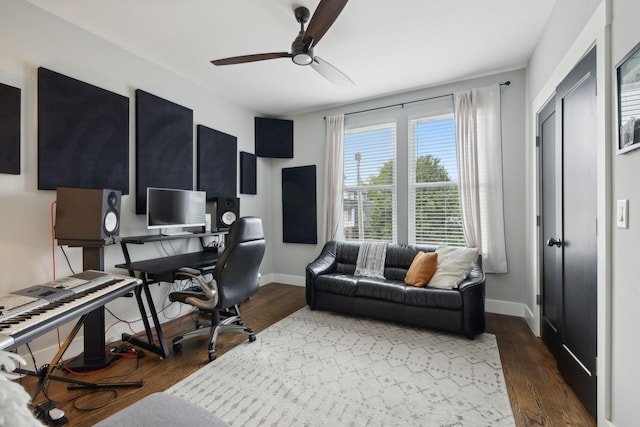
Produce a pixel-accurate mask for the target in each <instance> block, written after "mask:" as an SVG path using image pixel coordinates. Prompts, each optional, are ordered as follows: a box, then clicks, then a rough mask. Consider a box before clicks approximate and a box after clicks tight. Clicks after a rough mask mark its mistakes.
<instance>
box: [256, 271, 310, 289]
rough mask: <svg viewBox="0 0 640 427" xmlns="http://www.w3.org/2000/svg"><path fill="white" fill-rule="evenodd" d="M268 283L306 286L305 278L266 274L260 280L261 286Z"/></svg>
mask: <svg viewBox="0 0 640 427" xmlns="http://www.w3.org/2000/svg"><path fill="white" fill-rule="evenodd" d="M267 283H282V284H285V285H293V286H303V287H304V286H305V278H304V277H302V276H293V275H288V274H276V273H272V274H265V275H264V276H262V277H261V278H260V285H261V286H262V285H266V284H267Z"/></svg>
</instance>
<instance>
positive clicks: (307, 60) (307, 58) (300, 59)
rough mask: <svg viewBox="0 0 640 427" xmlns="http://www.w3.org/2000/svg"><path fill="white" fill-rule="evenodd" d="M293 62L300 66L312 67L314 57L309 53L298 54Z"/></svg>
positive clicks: (293, 57) (292, 58)
mask: <svg viewBox="0 0 640 427" xmlns="http://www.w3.org/2000/svg"><path fill="white" fill-rule="evenodd" d="M291 60H292V61H293V62H294V63H296V64H298V65H310V64H311V63H312V62H313V56H311V55H309V53H307V52H301V53H296V54H295V55H293V56H292V57H291Z"/></svg>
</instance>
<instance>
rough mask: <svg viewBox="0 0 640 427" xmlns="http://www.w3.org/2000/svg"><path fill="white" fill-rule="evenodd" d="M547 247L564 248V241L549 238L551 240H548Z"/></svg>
mask: <svg viewBox="0 0 640 427" xmlns="http://www.w3.org/2000/svg"><path fill="white" fill-rule="evenodd" d="M547 246H549V247H551V246H557V247H561V246H562V240H560V239H554V238H553V237H549V239H548V240H547Z"/></svg>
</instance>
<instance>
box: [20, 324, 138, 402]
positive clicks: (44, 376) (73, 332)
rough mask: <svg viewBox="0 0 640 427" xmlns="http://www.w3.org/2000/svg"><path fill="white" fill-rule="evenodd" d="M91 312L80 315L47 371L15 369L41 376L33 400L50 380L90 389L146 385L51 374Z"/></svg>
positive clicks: (33, 400) (22, 372)
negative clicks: (91, 380)
mask: <svg viewBox="0 0 640 427" xmlns="http://www.w3.org/2000/svg"><path fill="white" fill-rule="evenodd" d="M89 314H90V313H87V314H83V315H82V316H80V319H78V321H77V322H76V324H75V326H74V327H73V329H72V330H71V332H70V333H69V335H68V336H67V338H66V339H65V340H64V343H63V344H62V345H61V346H60V349H58V352H57V353H56V354H55V356H53V359H52V360H51V363H49V366H48V367H47V370H46V371H44V372H43V373H40V372H34V371H28V370H25V369H22V368H17V369H15V370H14V372H16V373H19V374H24V375H30V376H34V377H39V378H40V381H38V387H37V389H36V391H35V392H34V394H33V396H32V397H31V402H35V400H36V397H38V395H39V394H40V392H41V391H42V389H43V387H44V385H45V383H46V382H47V381H48V380H55V381H62V382H66V383H70V384H73V385H72V386H69V388H90V389H95V388H103V387H104V388H111V387H142V386H143V385H144V382H143V381H136V382H126V383H124V382H123V383H108V384H95V383H89V382H85V381H79V380H74V379H70V378H64V377H59V376H55V375H51V373H52V372H53V370H54V369H55V368H56V366H57V365H58V362H60V359H62V355H63V354H64V353H65V352H66V351H67V349H68V348H69V345H70V344H71V342H72V341H73V339H74V338H75V337H76V335H77V334H78V332H79V331H80V328H81V327H82V325H83V324H84V322H85V320H86V319H87V317H88V316H89Z"/></svg>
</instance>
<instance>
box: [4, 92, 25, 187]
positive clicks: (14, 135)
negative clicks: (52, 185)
mask: <svg viewBox="0 0 640 427" xmlns="http://www.w3.org/2000/svg"><path fill="white" fill-rule="evenodd" d="M20 92H21V91H20V89H18V88H17V87H12V86H7V85H4V84H2V83H0V173H8V174H13V175H20Z"/></svg>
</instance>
